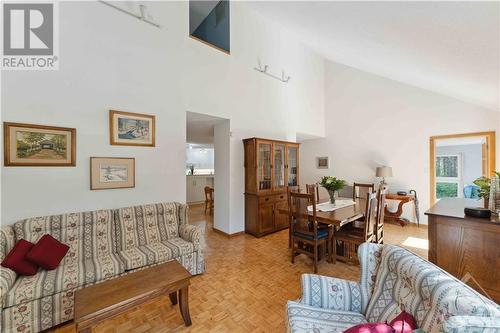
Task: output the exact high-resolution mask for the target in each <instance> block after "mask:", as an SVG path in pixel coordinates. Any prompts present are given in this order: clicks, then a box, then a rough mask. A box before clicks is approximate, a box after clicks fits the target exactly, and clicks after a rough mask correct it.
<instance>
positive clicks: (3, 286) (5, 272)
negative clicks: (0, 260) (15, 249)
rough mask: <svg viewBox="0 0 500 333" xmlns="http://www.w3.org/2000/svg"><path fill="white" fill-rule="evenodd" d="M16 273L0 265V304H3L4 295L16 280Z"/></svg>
mask: <svg viewBox="0 0 500 333" xmlns="http://www.w3.org/2000/svg"><path fill="white" fill-rule="evenodd" d="M16 278H17V274H16V272H14V271H13V270H11V269H9V268H5V267H2V266H0V305H1V304H3V299H4V298H5V295H7V293H8V292H9V290H10V288H12V286H13V285H14V282H16ZM0 307H1V306H0Z"/></svg>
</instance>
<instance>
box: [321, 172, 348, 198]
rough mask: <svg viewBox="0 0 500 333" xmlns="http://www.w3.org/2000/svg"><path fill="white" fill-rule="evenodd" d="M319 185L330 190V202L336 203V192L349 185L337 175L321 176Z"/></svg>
mask: <svg viewBox="0 0 500 333" xmlns="http://www.w3.org/2000/svg"><path fill="white" fill-rule="evenodd" d="M319 185H321V186H322V187H324V188H325V189H326V190H327V191H328V194H329V195H330V203H332V204H335V192H337V191H338V190H341V189H343V188H344V187H345V186H346V185H347V182H346V181H345V180H343V179H338V178H336V177H331V176H325V177H322V178H321V180H320V182H319Z"/></svg>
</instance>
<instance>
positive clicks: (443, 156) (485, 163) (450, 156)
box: [430, 132, 495, 205]
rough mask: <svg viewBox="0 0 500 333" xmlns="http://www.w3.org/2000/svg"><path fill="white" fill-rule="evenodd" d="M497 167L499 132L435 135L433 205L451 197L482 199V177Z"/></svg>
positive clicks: (431, 177)
mask: <svg viewBox="0 0 500 333" xmlns="http://www.w3.org/2000/svg"><path fill="white" fill-rule="evenodd" d="M494 170H495V132H479V133H463V134H452V135H442V136H433V137H431V138H430V198H431V205H433V204H434V203H435V202H436V201H437V200H440V199H442V198H449V197H451V198H471V199H479V197H480V191H481V184H482V182H481V179H484V178H489V177H491V175H492V173H493V171H494Z"/></svg>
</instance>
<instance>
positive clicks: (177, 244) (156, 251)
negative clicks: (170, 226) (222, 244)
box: [119, 237, 194, 270]
mask: <svg viewBox="0 0 500 333" xmlns="http://www.w3.org/2000/svg"><path fill="white" fill-rule="evenodd" d="M193 251H194V245H193V243H191V242H187V241H185V240H183V239H182V238H179V237H177V238H172V239H170V240H168V241H164V242H159V243H151V244H146V245H142V246H139V247H133V248H130V249H127V250H124V251H120V252H119V255H120V257H121V259H122V260H123V262H124V263H125V269H127V270H131V269H135V268H139V267H143V266H148V265H152V264H157V263H161V262H165V261H169V260H172V259H174V258H177V257H180V256H182V255H185V254H190V253H193Z"/></svg>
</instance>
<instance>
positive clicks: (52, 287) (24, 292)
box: [3, 255, 124, 307]
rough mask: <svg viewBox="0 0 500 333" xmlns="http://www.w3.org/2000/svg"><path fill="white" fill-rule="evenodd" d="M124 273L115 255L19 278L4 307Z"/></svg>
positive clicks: (40, 271) (6, 298) (61, 266)
mask: <svg viewBox="0 0 500 333" xmlns="http://www.w3.org/2000/svg"><path fill="white" fill-rule="evenodd" d="M123 271H124V265H123V263H122V262H121V261H120V260H119V259H118V258H117V257H116V256H115V255H109V256H105V257H97V258H92V259H87V260H84V261H76V262H75V263H72V264H64V265H60V266H59V267H58V268H56V269H54V270H52V271H46V270H43V269H41V270H39V271H38V273H37V274H36V275H33V276H20V277H19V278H18V279H17V281H16V283H15V284H14V286H13V287H12V289H11V290H10V291H9V292H8V293H7V295H6V297H5V300H4V304H3V306H4V307H9V306H13V305H17V304H21V303H26V302H30V301H33V300H36V299H39V298H42V297H45V296H50V295H53V294H56V293H59V292H62V291H66V290H71V289H75V288H77V287H80V286H85V285H89V284H92V283H95V282H98V281H101V280H104V279H106V278H110V277H113V276H116V275H118V274H120V273H122V272H123Z"/></svg>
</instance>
